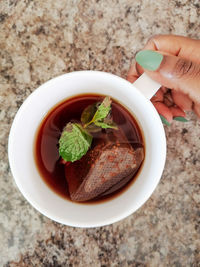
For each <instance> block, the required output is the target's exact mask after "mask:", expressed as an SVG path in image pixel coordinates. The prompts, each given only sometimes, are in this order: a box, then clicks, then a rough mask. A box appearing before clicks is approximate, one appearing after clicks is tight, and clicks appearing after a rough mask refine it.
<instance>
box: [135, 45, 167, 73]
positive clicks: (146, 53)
mask: <svg viewBox="0 0 200 267" xmlns="http://www.w3.org/2000/svg"><path fill="white" fill-rule="evenodd" d="M135 60H136V61H137V63H138V64H139V65H140V66H142V67H143V68H144V69H147V70H151V71H154V70H157V69H158V67H159V66H160V64H161V62H162V60H163V55H161V54H159V53H158V52H155V51H152V50H143V51H140V52H138V53H137V54H136V56H135Z"/></svg>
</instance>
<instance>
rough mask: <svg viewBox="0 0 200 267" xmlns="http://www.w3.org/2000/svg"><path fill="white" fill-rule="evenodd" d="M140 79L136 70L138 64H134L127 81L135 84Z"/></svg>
mask: <svg viewBox="0 0 200 267" xmlns="http://www.w3.org/2000/svg"><path fill="white" fill-rule="evenodd" d="M138 77H139V75H138V74H137V70H136V64H135V63H133V65H132V66H131V67H130V69H129V71H128V74H127V80H128V81H129V82H131V83H133V82H134V81H136V80H137V78H138Z"/></svg>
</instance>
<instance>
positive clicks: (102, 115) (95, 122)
mask: <svg viewBox="0 0 200 267" xmlns="http://www.w3.org/2000/svg"><path fill="white" fill-rule="evenodd" d="M111 102H112V101H111V99H110V97H105V98H104V100H103V102H102V103H101V104H100V105H98V103H95V104H92V105H89V106H88V107H86V108H85V109H84V111H83V112H82V114H81V122H82V124H83V126H82V125H81V124H78V123H72V122H69V123H68V124H67V125H66V127H65V128H64V130H63V132H62V134H61V137H60V139H59V154H60V156H61V157H62V158H63V159H64V160H65V161H71V162H74V161H76V160H79V159H81V158H82V156H84V155H85V154H86V153H87V151H88V149H89V148H90V146H91V143H92V139H93V137H92V135H91V134H90V133H91V132H96V131H99V130H101V129H102V128H103V129H107V128H112V129H118V128H117V125H116V124H115V123H114V122H113V121H112V120H111V119H110V117H109V114H110V111H111Z"/></svg>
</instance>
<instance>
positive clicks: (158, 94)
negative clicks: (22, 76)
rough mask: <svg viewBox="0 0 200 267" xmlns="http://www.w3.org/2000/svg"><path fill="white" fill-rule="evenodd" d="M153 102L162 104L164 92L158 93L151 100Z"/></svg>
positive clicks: (159, 91)
mask: <svg viewBox="0 0 200 267" xmlns="http://www.w3.org/2000/svg"><path fill="white" fill-rule="evenodd" d="M151 101H152V102H158V101H159V102H162V101H163V91H162V90H161V89H160V90H158V91H157V93H156V94H155V95H154V96H153V97H152V98H151Z"/></svg>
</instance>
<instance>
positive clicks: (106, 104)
mask: <svg viewBox="0 0 200 267" xmlns="http://www.w3.org/2000/svg"><path fill="white" fill-rule="evenodd" d="M111 102H112V101H111V99H110V97H109V96H106V97H105V98H104V100H103V102H102V103H101V105H100V106H99V107H98V109H97V111H96V113H95V114H94V117H93V119H92V122H95V121H99V120H102V119H105V118H106V116H107V115H108V113H109V112H110V110H111Z"/></svg>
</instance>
